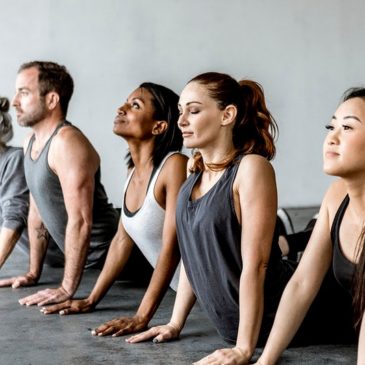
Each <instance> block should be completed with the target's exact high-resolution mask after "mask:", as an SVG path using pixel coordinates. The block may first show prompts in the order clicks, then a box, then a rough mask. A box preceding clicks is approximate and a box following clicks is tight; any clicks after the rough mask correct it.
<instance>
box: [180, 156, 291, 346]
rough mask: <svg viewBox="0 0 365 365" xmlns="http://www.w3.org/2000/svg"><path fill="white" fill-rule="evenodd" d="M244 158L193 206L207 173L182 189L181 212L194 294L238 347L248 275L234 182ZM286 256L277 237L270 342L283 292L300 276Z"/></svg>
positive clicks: (269, 285)
mask: <svg viewBox="0 0 365 365" xmlns="http://www.w3.org/2000/svg"><path fill="white" fill-rule="evenodd" d="M241 158H242V157H240V158H238V161H236V163H234V164H232V165H231V166H229V167H228V168H227V169H226V170H225V171H224V173H223V175H222V176H221V178H220V179H219V180H218V181H217V183H216V184H215V185H214V186H213V187H212V188H211V189H210V190H209V191H208V192H207V193H206V194H205V195H203V196H202V197H201V198H199V199H196V200H193V201H192V200H191V192H192V189H193V187H194V186H195V184H196V183H197V181H198V180H199V179H200V177H201V173H194V174H191V175H190V176H189V177H188V179H187V180H186V181H185V183H184V184H183V186H182V188H181V190H180V193H179V197H178V202H177V211H176V222H177V235H178V241H179V246H180V251H181V256H182V260H183V263H184V267H185V270H186V274H187V276H188V279H189V281H190V284H191V286H192V289H193V291H194V293H195V295H196V297H197V299H198V301H199V302H200V304H201V306H202V308H203V309H204V310H205V311H206V313H207V315H208V317H209V318H210V319H211V320H212V322H213V324H214V325H215V327H216V329H217V331H218V333H219V334H220V335H221V336H222V337H223V339H224V340H226V341H227V342H233V343H234V342H235V341H236V338H237V331H238V324H239V282H240V275H241V271H242V259H241V225H240V224H239V222H238V219H237V216H236V212H235V210H234V201H233V183H234V180H235V177H236V174H237V170H238V167H239V161H240V160H241ZM246 229H249V227H248V228H246ZM262 229H265V227H262ZM280 256H281V255H280V252H279V246H278V245H277V235H276V234H275V237H274V243H273V246H272V251H271V258H270V263H269V269H268V272H267V275H266V282H265V294H266V295H265V314H264V319H263V327H265V329H264V332H265V334H263V336H265V337H266V336H267V334H268V332H269V329H270V327H271V324H272V320H273V318H274V313H275V310H276V307H277V304H278V302H279V299H280V296H281V293H282V291H283V289H284V287H285V285H286V283H287V281H288V280H289V278H290V276H291V275H292V273H293V271H294V268H289V267H284V266H282V265H281V259H280ZM269 312H270V313H269ZM269 317H270V318H269ZM267 319H268V321H267ZM264 322H266V323H265V324H264ZM269 322H270V323H269Z"/></svg>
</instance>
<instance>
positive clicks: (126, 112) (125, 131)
mask: <svg viewBox="0 0 365 365" xmlns="http://www.w3.org/2000/svg"><path fill="white" fill-rule="evenodd" d="M153 115H154V106H153V101H152V95H151V94H150V93H149V92H148V91H147V90H146V89H143V88H138V89H136V90H134V91H133V92H132V93H131V94H130V95H129V96H128V99H127V101H126V102H125V103H124V104H122V105H121V106H120V107H119V108H118V109H117V115H116V117H115V119H114V126H113V132H114V133H115V134H117V135H118V136H121V137H123V138H126V139H128V138H135V139H141V140H142V139H146V138H148V137H151V135H152V129H153V126H154V124H155V120H154V118H153Z"/></svg>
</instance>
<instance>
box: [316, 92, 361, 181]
mask: <svg viewBox="0 0 365 365" xmlns="http://www.w3.org/2000/svg"><path fill="white" fill-rule="evenodd" d="M326 128H327V129H328V134H327V136H326V138H325V141H324V144H323V170H324V172H325V173H327V174H328V175H334V176H339V177H353V176H356V175H359V174H361V175H364V174H365V101H364V100H363V99H361V98H353V99H349V100H347V101H345V102H343V103H342V104H341V105H340V106H339V107H338V109H337V110H336V112H335V114H334V116H333V117H332V120H331V122H330V123H329V124H328V125H327V126H326Z"/></svg>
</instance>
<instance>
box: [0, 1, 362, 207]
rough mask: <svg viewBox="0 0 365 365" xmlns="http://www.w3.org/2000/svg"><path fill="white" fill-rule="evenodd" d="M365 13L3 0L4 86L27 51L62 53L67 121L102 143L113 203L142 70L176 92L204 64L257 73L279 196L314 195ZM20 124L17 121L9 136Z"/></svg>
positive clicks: (310, 6)
mask: <svg viewBox="0 0 365 365" xmlns="http://www.w3.org/2000/svg"><path fill="white" fill-rule="evenodd" d="M364 13H365V3H364V2H363V1H361V0H358V1H355V0H346V1H345V0H301V1H299V0H275V1H270V0H251V1H250V0H225V1H223V0H214V1H213V0H205V1H203V0H201V1H199V0H155V1H151V0H139V1H137V0H62V1H56V0H32V1H30V0H0V94H2V95H7V96H12V95H13V93H14V81H15V75H16V71H17V68H18V67H19V65H20V64H21V63H23V62H24V61H29V60H33V59H48V60H54V61H57V62H59V63H62V64H65V65H66V66H67V67H68V68H69V70H70V71H71V73H72V75H73V76H74V79H75V83H76V90H75V94H74V97H73V99H72V102H71V105H70V111H69V120H71V121H73V122H74V123H75V124H76V125H78V126H79V127H80V128H81V129H82V130H83V131H84V132H85V133H86V135H87V136H88V137H89V138H90V140H91V141H92V143H93V144H94V145H95V147H96V148H97V150H98V151H99V153H100V155H101V158H102V173H103V181H104V184H105V186H106V189H107V191H108V193H109V196H110V198H111V200H112V201H113V202H114V203H115V204H117V205H120V202H121V191H122V185H123V181H124V179H125V174H126V171H125V166H124V161H123V156H124V155H125V153H126V145H125V143H124V142H123V141H122V140H121V139H120V138H118V137H116V136H114V135H113V134H112V131H111V130H112V122H113V119H114V115H115V110H116V108H117V106H118V105H120V103H121V102H122V101H123V100H125V99H126V97H127V95H128V93H129V92H130V91H132V90H133V89H134V88H135V87H136V86H137V85H138V84H139V83H141V82H143V81H147V80H149V81H153V82H157V83H162V84H165V85H166V86H169V87H171V88H173V89H174V90H175V91H176V92H180V91H181V89H182V88H183V86H184V84H185V83H186V81H188V80H189V79H190V78H191V77H192V76H195V75H196V74H197V73H200V72H203V71H209V70H217V71H223V72H227V73H230V74H232V75H233V76H234V77H236V78H242V77H247V78H252V79H254V80H257V81H259V82H260V83H261V84H262V85H263V86H264V88H265V91H266V95H267V103H268V106H269V108H270V109H271V111H272V113H273V115H274V116H275V117H276V119H277V122H278V124H279V128H280V136H279V139H278V142H277V147H278V151H277V157H276V158H275V160H274V162H273V164H274V167H275V169H276V173H277V180H278V188H279V202H280V204H281V205H286V206H310V205H316V204H319V202H320V200H321V197H322V195H323V193H324V191H325V189H326V186H327V185H328V183H329V181H330V180H329V178H328V177H325V176H324V174H323V173H322V171H321V165H322V157H321V146H322V141H323V138H324V136H325V129H324V125H325V124H326V123H327V122H328V121H329V120H330V118H331V116H332V113H333V112H334V110H335V108H336V105H337V103H338V101H339V99H340V95H341V94H342V92H343V91H344V90H345V89H346V88H348V87H350V86H353V85H359V84H364V76H365V73H364V59H365V47H364V46H363V35H364V34H365V22H364V20H363V18H364ZM13 115H14V113H13ZM15 124H16V123H15ZM27 132H28V131H27V130H24V129H21V128H19V127H16V130H15V139H14V143H13V144H21V143H22V139H23V138H24V136H25V134H26V133H27Z"/></svg>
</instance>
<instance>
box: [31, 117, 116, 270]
mask: <svg viewBox="0 0 365 365" xmlns="http://www.w3.org/2000/svg"><path fill="white" fill-rule="evenodd" d="M64 126H71V123H69V122H66V121H65V122H62V123H60V124H59V125H58V127H57V128H56V129H55V131H54V132H53V134H52V135H51V137H50V138H49V140H48V141H47V143H46V144H45V146H44V148H43V150H42V152H41V153H40V154H39V156H38V158H37V159H35V160H33V159H32V158H31V151H32V146H33V142H34V139H35V136H34V135H33V136H32V137H31V139H30V142H29V145H28V148H27V151H26V153H25V157H24V171H25V177H26V180H27V184H28V187H29V190H30V192H31V194H32V196H33V198H34V200H35V202H36V204H37V208H38V210H39V213H40V216H41V218H42V221H43V223H44V225H45V227H46V228H47V230H48V232H49V234H50V235H51V236H52V238H53V239H54V240H55V242H56V243H57V245H58V246H59V248H60V249H61V251H62V252H64V246H65V244H64V242H65V231H66V224H67V212H66V207H65V202H64V199H63V193H62V188H61V185H60V181H59V178H58V176H57V175H56V174H55V173H54V172H53V171H52V169H51V168H50V167H49V165H48V151H49V148H50V145H51V142H52V139H53V137H54V136H55V135H56V134H57V132H58V131H59V129H60V128H62V127H64ZM74 128H75V127H74ZM118 220H119V215H118V212H117V211H116V210H115V209H114V208H113V206H112V204H110V203H108V198H107V195H106V192H105V190H104V187H103V185H102V184H101V182H100V167H99V169H98V171H97V172H96V174H95V190H94V205H93V226H92V230H91V243H90V248H89V255H88V262H87V265H86V266H92V264H93V261H97V260H98V259H99V258H100V256H101V255H102V254H103V251H105V250H107V248H108V246H109V243H110V241H111V239H112V238H113V237H114V234H115V233H116V230H117V227H118Z"/></svg>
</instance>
